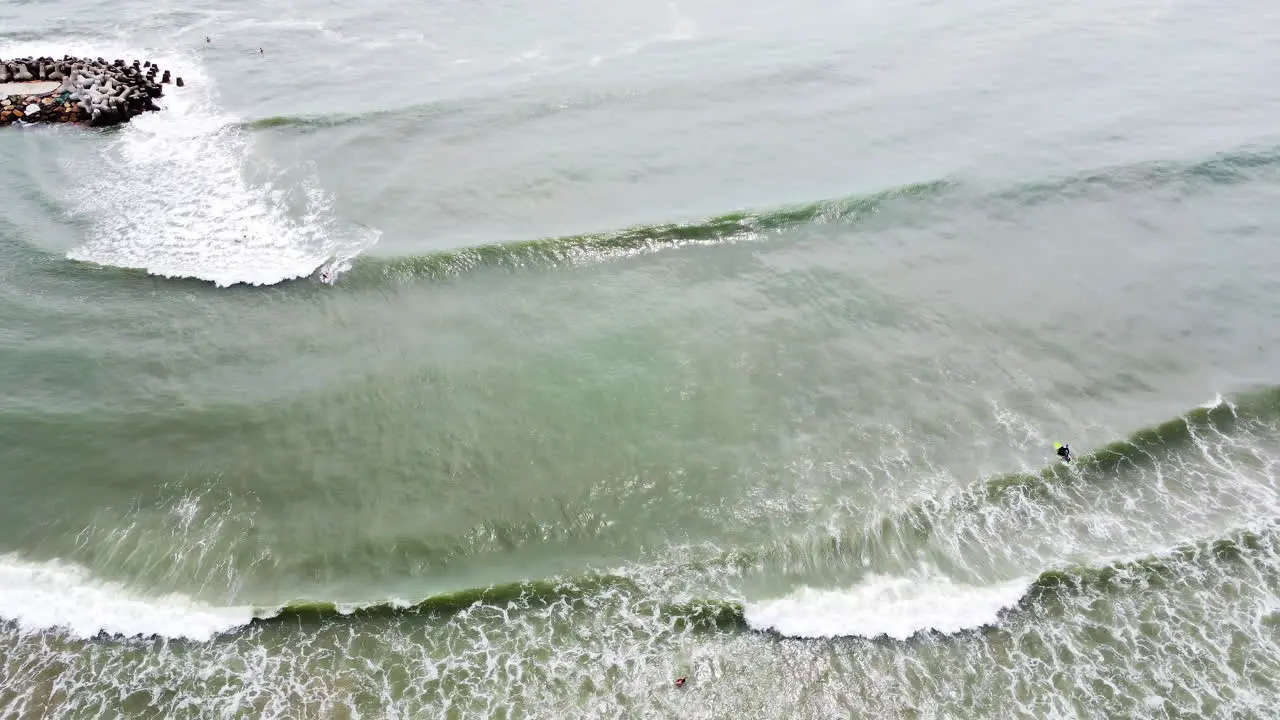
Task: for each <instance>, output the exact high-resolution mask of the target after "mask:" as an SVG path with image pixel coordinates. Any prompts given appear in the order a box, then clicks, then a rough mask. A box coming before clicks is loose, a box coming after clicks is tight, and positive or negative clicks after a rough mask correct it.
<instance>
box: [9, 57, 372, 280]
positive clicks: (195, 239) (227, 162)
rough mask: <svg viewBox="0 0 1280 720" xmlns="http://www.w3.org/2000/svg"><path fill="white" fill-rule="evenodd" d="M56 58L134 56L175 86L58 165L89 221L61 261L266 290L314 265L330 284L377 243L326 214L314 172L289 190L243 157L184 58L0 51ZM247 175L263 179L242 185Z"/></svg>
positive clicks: (233, 125) (203, 76)
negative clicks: (152, 106)
mask: <svg viewBox="0 0 1280 720" xmlns="http://www.w3.org/2000/svg"><path fill="white" fill-rule="evenodd" d="M58 53H62V54H75V55H81V56H86V57H98V56H102V57H109V58H117V57H118V58H122V59H126V60H132V59H133V58H138V59H143V58H145V59H148V60H151V61H153V62H156V63H158V64H160V65H162V66H163V67H166V68H170V69H171V70H172V71H173V75H174V77H182V78H183V79H184V80H185V86H184V87H181V88H180V87H177V86H176V85H166V86H165V88H164V89H165V94H164V96H163V97H162V98H160V99H158V100H157V101H156V102H157V105H159V106H160V107H161V111H160V112H156V113H145V114H143V115H142V116H140V117H138V118H136V119H135V120H133V121H132V122H130V123H129V124H128V125H127V126H125V127H124V128H122V129H121V130H120V131H119V133H118V134H117V136H116V137H113V138H112V139H111V140H110V141H108V143H107V144H106V145H105V146H104V147H103V148H102V150H101V151H100V153H98V154H95V155H92V156H89V157H80V158H76V159H74V160H72V161H71V162H69V163H68V168H67V172H68V173H69V174H70V175H72V176H73V178H74V180H73V181H72V182H73V188H74V190H73V199H74V201H75V210H74V213H75V214H76V215H84V216H87V217H88V218H89V219H90V221H91V222H92V224H93V230H92V233H91V236H90V238H89V239H88V241H87V242H85V243H84V244H83V245H81V246H79V247H77V248H74V249H72V250H71V251H70V252H69V253H68V254H67V257H69V258H70V259H72V260H78V261H83V262H91V263H96V264H99V265H104V266H113V267H123V268H138V269H142V270H146V271H147V272H148V273H150V274H152V275H159V276H163V277H172V278H194V279H198V280H206V281H209V282H212V283H214V284H215V285H217V286H220V287H225V286H229V285H235V284H239V283H244V284H249V285H272V284H275V283H279V282H282V281H285V280H292V279H296V278H302V277H307V276H310V275H312V274H316V273H317V272H319V271H320V270H322V269H326V270H328V271H329V272H328V273H327V275H328V276H329V277H331V278H333V277H336V275H337V274H338V273H340V272H342V271H345V270H347V269H349V268H350V261H351V260H352V259H353V258H355V257H356V256H358V255H359V254H360V253H362V252H364V251H365V250H367V249H369V248H370V247H372V246H373V245H374V244H376V242H377V240H378V236H379V233H378V231H377V230H374V229H371V228H365V227H355V226H351V225H349V224H348V225H344V224H343V223H339V222H338V221H337V220H336V219H335V217H334V215H333V212H332V209H331V207H330V203H331V200H330V195H329V193H326V192H325V191H324V190H322V189H321V188H320V187H319V185H318V184H317V182H316V180H315V176H314V173H312V174H311V175H310V176H309V177H307V178H306V179H305V180H304V181H303V183H302V184H300V185H295V186H289V185H287V184H286V185H283V186H281V185H279V184H278V181H279V180H286V182H287V179H285V178H284V177H283V176H282V174H281V173H280V172H279V171H273V170H272V169H271V167H270V164H269V163H264V161H263V159H255V158H254V156H253V148H252V139H251V138H250V137H249V136H248V135H247V134H246V132H245V131H244V129H243V128H242V127H241V126H240V122H241V121H240V120H239V119H238V118H236V117H234V116H232V115H229V114H228V113H226V112H225V111H224V110H223V109H221V107H220V105H219V101H218V91H217V87H216V85H215V81H214V79H213V78H212V76H210V75H209V74H208V73H207V72H205V70H204V68H203V66H202V63H201V62H200V60H199V59H198V58H196V57H195V56H194V55H193V54H189V53H174V52H164V51H159V52H157V51H154V50H147V49H143V48H139V47H131V46H128V45H125V44H120V43H95V44H87V45H85V44H80V45H73V46H70V47H68V46H62V45H59V46H57V47H53V46H50V45H49V44H47V43H42V44H32V43H21V44H4V45H0V56H3V57H22V56H35V57H38V56H41V55H52V54H58ZM250 171H252V174H253V175H254V176H256V177H260V178H262V179H261V180H255V181H251V180H249V179H248V178H247V175H248V174H250ZM273 175H274V176H276V179H275V180H273V179H272V176H273ZM76 185H78V187H76Z"/></svg>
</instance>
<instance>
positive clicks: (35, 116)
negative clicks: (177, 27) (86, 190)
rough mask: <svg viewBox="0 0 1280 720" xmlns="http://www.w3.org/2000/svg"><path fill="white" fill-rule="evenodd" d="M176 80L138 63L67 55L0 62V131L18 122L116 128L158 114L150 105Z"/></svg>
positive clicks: (152, 105)
mask: <svg viewBox="0 0 1280 720" xmlns="http://www.w3.org/2000/svg"><path fill="white" fill-rule="evenodd" d="M157 75H160V78H159V79H158V80H157V79H156V76H157ZM175 80H176V84H177V85H178V87H182V78H176V79H175V78H171V77H170V74H169V71H168V70H164V71H161V70H160V68H159V67H157V66H156V65H153V64H151V63H150V62H145V63H140V62H139V61H137V60H134V61H133V62H132V63H126V62H125V61H124V60H104V59H103V58H95V59H87V58H75V57H71V56H69V55H68V56H64V57H63V58H62V59H61V60H54V59H53V58H18V59H16V60H0V126H2V125H9V124H11V123H14V122H18V121H22V122H26V123H81V124H85V125H90V126H94V127H101V126H105V125H116V124H119V123H122V122H126V121H128V120H130V119H132V118H134V117H136V116H138V115H141V114H142V113H144V112H147V111H149V110H157V109H158V108H157V107H156V105H155V103H154V102H153V101H154V100H155V99H156V98H158V97H160V96H161V95H163V94H164V93H163V90H162V87H163V86H164V85H166V84H168V83H170V82H175Z"/></svg>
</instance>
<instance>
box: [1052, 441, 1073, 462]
mask: <svg viewBox="0 0 1280 720" xmlns="http://www.w3.org/2000/svg"><path fill="white" fill-rule="evenodd" d="M1053 450H1054V452H1056V453H1058V457H1060V458H1062V461H1063V462H1071V446H1069V445H1067V444H1066V443H1054V444H1053Z"/></svg>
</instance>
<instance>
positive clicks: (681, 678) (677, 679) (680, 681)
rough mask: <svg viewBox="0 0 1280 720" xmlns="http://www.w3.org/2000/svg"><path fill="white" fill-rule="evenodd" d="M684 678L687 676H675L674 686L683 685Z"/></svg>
mask: <svg viewBox="0 0 1280 720" xmlns="http://www.w3.org/2000/svg"><path fill="white" fill-rule="evenodd" d="M685 680H688V678H687V677H680V678H676V687H684V682H685Z"/></svg>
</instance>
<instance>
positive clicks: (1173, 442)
mask: <svg viewBox="0 0 1280 720" xmlns="http://www.w3.org/2000/svg"><path fill="white" fill-rule="evenodd" d="M1277 420H1280V388H1265V389H1261V390H1257V391H1253V392H1250V393H1245V394H1242V395H1240V396H1238V397H1235V398H1232V399H1231V400H1227V399H1223V398H1217V399H1216V400H1215V402H1213V403H1209V404H1207V405H1204V406H1201V407H1197V408H1195V409H1193V410H1191V411H1189V412H1187V413H1185V414H1184V415H1182V416H1180V417H1179V418H1176V419H1174V420H1170V421H1168V422H1165V423H1161V424H1159V425H1156V426H1152V427H1149V428H1146V429H1142V430H1139V431H1137V432H1135V433H1133V434H1131V435H1130V436H1129V437H1127V438H1125V439H1123V440H1119V441H1115V442H1113V443H1110V444H1108V445H1106V446H1104V447H1103V448H1101V449H1099V450H1096V451H1094V452H1091V453H1084V454H1082V455H1081V456H1080V458H1079V459H1078V460H1077V461H1076V462H1077V463H1079V464H1080V467H1079V468H1071V469H1069V470H1068V469H1064V466H1063V465H1062V464H1061V463H1056V462H1055V463H1054V464H1052V465H1051V466H1050V467H1049V468H1047V469H1046V470H1044V471H1043V472H1041V473H1039V474H1019V475H1013V476H1007V477H1005V478H996V479H994V480H987V481H984V482H982V483H980V484H979V485H978V488H977V490H976V491H972V492H969V493H965V494H963V495H962V496H961V498H960V501H959V502H951V501H948V502H943V503H933V502H928V503H924V504H921V505H919V506H917V507H914V508H907V509H904V510H903V511H901V512H900V513H899V514H898V515H896V516H893V517H890V518H887V519H883V520H872V521H870V522H869V523H868V524H867V526H866V532H865V533H862V534H858V533H853V534H850V535H849V536H848V537H842V538H827V539H826V541H825V542H828V543H835V545H833V546H832V547H831V548H829V549H828V550H822V549H821V548H819V549H818V551H817V552H816V555H815V553H814V548H813V547H804V548H801V549H800V550H801V551H803V552H804V553H807V557H806V559H808V560H812V559H814V558H817V559H822V560H823V561H824V562H826V563H828V564H833V565H837V566H844V567H847V569H849V570H853V571H854V572H853V574H854V575H855V576H857V579H856V580H855V581H853V582H852V583H851V584H848V585H846V586H844V587H826V588H821V587H812V586H808V585H804V586H799V587H797V588H795V589H793V590H792V591H790V592H787V593H784V594H783V595H781V596H778V597H773V598H761V599H754V600H752V599H746V598H740V597H734V593H735V591H734V590H732V586H733V584H734V579H735V578H741V577H743V576H744V574H745V573H747V572H749V571H760V572H764V573H766V574H767V573H770V572H773V573H775V574H776V573H777V571H778V569H777V568H778V565H777V562H776V561H777V560H778V559H779V558H783V559H785V557H784V556H786V555H788V554H789V553H791V552H792V551H793V550H794V548H791V547H789V546H788V544H787V541H779V543H778V544H777V546H776V547H774V548H773V549H765V550H759V551H747V550H734V551H731V552H727V553H723V554H721V555H720V556H718V557H717V556H715V555H714V553H711V554H708V553H705V552H704V553H700V554H698V553H694V552H682V553H679V554H677V557H678V558H679V559H678V560H676V561H675V562H672V557H673V556H672V555H671V554H669V553H664V554H663V558H664V559H663V561H662V562H659V563H656V564H645V563H643V562H641V563H636V564H633V565H629V566H624V567H620V568H615V569H613V570H608V571H603V572H596V571H591V572H584V573H582V574H579V575H576V576H573V577H563V578H550V579H544V580H525V581H518V582H510V583H505V584H497V585H492V586H488V587H482V588H471V589H464V590H459V591H456V592H449V593H441V594H435V595H431V596H428V597H425V598H420V599H416V600H406V599H399V600H376V601H372V602H362V601H358V600H357V601H347V602H340V601H333V600H307V599H299V600H295V601H292V602H286V603H282V604H272V605H266V606H261V605H248V604H245V605H240V606H233V607H220V606H216V605H211V604H208V603H206V602H201V601H197V600H194V599H192V598H190V597H187V596H184V595H181V594H170V595H167V596H163V597H154V596H147V595H143V594H139V593H138V592H136V591H134V590H131V589H130V588H129V587H127V586H126V585H125V584H122V583H118V582H107V581H103V580H100V579H97V578H95V577H93V576H92V575H91V573H90V572H89V571H88V570H86V569H85V568H82V567H80V566H78V565H75V564H74V563H71V562H64V561H60V560H54V561H48V562H37V561H34V560H30V559H27V558H23V557H21V556H19V555H16V554H9V555H0V620H4V621H8V622H9V623H11V624H13V625H15V626H16V627H18V628H20V629H21V630H22V631H24V632H40V631H54V630H57V629H61V631H62V632H64V633H67V634H69V635H71V636H73V637H78V638H89V637H95V636H98V635H100V634H105V635H109V636H117V637H136V636H142V637H153V636H159V637H164V638H182V639H187V640H192V641H209V640H214V639H217V638H219V637H224V636H236V635H238V634H241V633H243V632H245V631H246V630H247V629H248V628H253V627H282V628H284V627H289V628H299V629H304V628H308V627H310V628H319V627H324V626H327V625H329V624H332V623H354V622H363V621H370V620H375V621H376V620H379V619H387V618H391V619H395V620H397V621H399V620H410V621H417V622H423V623H437V622H465V619H466V618H467V617H468V616H470V615H471V614H472V613H476V612H485V613H499V614H501V615H502V616H503V617H507V618H516V617H518V616H520V615H522V614H534V615H537V614H539V613H542V614H545V613H548V612H553V611H554V612H563V613H573V614H586V615H591V614H593V613H601V612H625V613H626V614H627V615H628V616H629V617H631V616H634V617H636V618H641V619H643V622H645V623H656V625H655V626H654V628H655V629H654V632H659V630H660V629H661V628H668V629H675V628H684V629H691V630H697V631H710V632H768V633H773V634H777V635H782V636H786V637H833V636H857V637H866V638H877V637H888V638H892V639H895V640H906V639H909V638H911V637H914V636H916V635H919V634H921V633H924V634H944V635H951V634H956V633H963V632H966V631H969V630H975V629H979V628H987V627H993V626H999V625H1000V624H1001V623H1003V622H1006V621H1012V620H1016V618H1017V617H1018V616H1019V614H1020V613H1023V612H1032V613H1033V614H1035V613H1045V612H1049V613H1053V612H1067V611H1068V610H1069V607H1068V606H1070V605H1071V603H1074V602H1076V601H1077V600H1078V599H1079V598H1083V597H1089V596H1091V595H1090V593H1104V594H1106V593H1111V594H1114V593H1126V592H1130V591H1132V590H1134V589H1135V588H1138V589H1147V590H1159V589H1162V588H1169V589H1175V590H1176V589H1177V588H1179V587H1181V586H1183V585H1188V584H1189V583H1190V584H1194V583H1196V582H1200V581H1201V580H1203V579H1204V577H1205V576H1206V573H1208V574H1210V575H1213V577H1218V576H1219V575H1223V574H1224V573H1227V574H1229V573H1232V572H1235V571H1236V569H1239V568H1241V567H1245V566H1247V568H1252V569H1251V570H1249V571H1250V572H1254V573H1257V574H1258V575H1259V576H1260V577H1263V578H1264V579H1265V583H1264V586H1266V587H1269V585H1267V583H1269V584H1271V585H1274V584H1275V583H1276V582H1277V580H1280V558H1278V557H1277V551H1278V549H1280V525H1278V524H1277V522H1280V515H1277V513H1276V507H1277V506H1276V504H1275V503H1274V502H1272V504H1271V505H1266V506H1258V505H1255V506H1253V512H1251V513H1250V517H1249V520H1248V522H1247V523H1244V524H1241V523H1240V521H1239V518H1238V517H1237V516H1235V515H1233V516H1232V519H1231V520H1230V521H1229V522H1231V523H1234V525H1233V526H1232V527H1230V528H1227V529H1225V530H1223V531H1222V532H1221V534H1213V533H1217V532H1218V531H1216V530H1214V529H1213V525H1212V524H1207V525H1204V526H1203V527H1201V528H1200V529H1199V530H1195V529H1193V528H1191V527H1189V526H1186V524H1185V523H1183V524H1182V526H1183V530H1184V532H1186V534H1188V535H1190V536H1192V537H1191V538H1187V537H1183V538H1181V539H1180V540H1177V541H1175V542H1174V543H1172V544H1171V545H1158V544H1157V546H1156V547H1154V548H1150V549H1142V548H1141V547H1139V546H1138V545H1135V544H1134V543H1149V542H1157V543H1159V542H1160V541H1161V539H1160V538H1154V539H1153V538H1147V537H1129V538H1122V540H1124V542H1123V543H1121V545H1118V546H1115V547H1113V548H1111V549H1109V550H1106V551H1097V550H1096V549H1095V551H1093V552H1090V553H1089V555H1088V557H1090V558H1092V559H1091V560H1090V561H1089V562H1088V563H1085V564H1080V563H1078V562H1073V561H1072V560H1070V559H1069V558H1068V556H1067V555H1063V554H1060V553H1059V554H1056V555H1044V556H1038V557H1041V558H1042V560H1040V561H1038V562H1039V564H1038V565H1037V566H1035V567H1034V569H1030V568H1031V566H1028V569H1029V570H1030V571H1029V572H1017V573H1014V574H1012V575H1010V574H1008V573H1005V575H1004V576H1003V577H1001V574H1000V573H999V572H997V573H995V574H994V575H993V574H991V573H984V575H986V579H978V578H977V577H976V576H973V577H968V578H967V579H964V580H961V579H957V578H955V577H952V576H950V575H949V574H948V573H946V572H943V571H941V570H939V569H937V568H935V567H929V566H927V565H924V564H920V563H916V567H915V568H913V569H910V568H909V569H907V570H905V571H904V570H903V569H902V568H898V569H892V568H888V569H887V568H886V566H885V564H884V563H885V561H886V560H889V559H891V558H892V556H893V555H894V554H895V552H896V551H895V550H894V548H893V547H892V546H893V542H891V541H890V540H889V538H891V537H897V536H898V535H900V534H903V533H905V535H906V536H908V540H909V541H911V542H907V543H906V545H904V547H905V548H906V550H908V551H912V548H916V549H919V545H918V544H912V543H913V542H914V540H919V538H918V537H915V534H918V533H920V532H922V530H921V528H922V527H923V528H924V529H925V530H924V531H927V532H932V533H935V534H936V533H943V532H945V533H956V534H957V535H962V534H966V533H973V532H974V530H975V528H984V529H987V530H986V532H987V534H985V535H984V534H981V533H979V534H976V535H973V537H972V538H970V540H971V541H972V542H973V543H974V544H975V545H976V546H978V547H979V548H980V549H981V548H986V551H987V552H995V551H997V550H1000V548H995V547H991V546H990V543H991V542H997V543H1000V542H1009V537H1011V536H1020V535H1019V534H1020V533H1023V534H1025V533H1026V532H1027V531H1028V530H1029V528H1027V527H1024V526H1022V525H1019V524H1018V523H1017V522H1016V520H1017V518H1016V517H1014V518H1013V520H1010V519H1008V518H1005V519H1002V520H1001V521H1000V522H1006V523H1007V522H1013V525H1011V526H1010V527H1009V528H1006V529H1005V530H1004V531H1003V532H1004V534H1003V535H1001V534H998V533H999V531H998V530H990V529H989V528H990V527H991V526H992V525H993V521H992V519H991V517H989V516H987V515H986V514H985V513H986V512H988V510H989V509H990V508H991V507H998V506H1000V505H1001V504H1003V503H1005V502H1006V500H1007V497H1006V493H1008V492H1015V489H1018V490H1016V492H1017V493H1018V495H1019V496H1023V497H1025V496H1026V495H1025V490H1027V489H1028V488H1031V489H1034V488H1036V487H1052V486H1053V485H1054V484H1057V483H1062V482H1065V481H1068V480H1071V481H1073V482H1075V483H1077V484H1082V485H1083V486H1085V487H1088V486H1097V485H1098V484H1099V483H1101V482H1103V476H1107V475H1114V477H1115V478H1120V477H1122V476H1121V475H1115V473H1118V472H1121V471H1123V470H1124V468H1125V467H1126V466H1128V465H1130V464H1146V465H1149V466H1151V465H1159V464H1161V463H1165V464H1168V465H1169V466H1170V467H1174V468H1177V469H1178V470H1179V471H1182V470H1185V469H1187V466H1186V465H1185V464H1179V461H1178V459H1177V455H1178V454H1179V453H1185V452H1188V451H1190V452H1192V453H1193V454H1194V453H1197V452H1201V451H1204V452H1208V450H1211V449H1212V448H1210V447H1209V445H1207V444H1206V441H1205V440H1204V438H1206V437H1210V436H1213V437H1216V438H1219V439H1226V438H1230V437H1232V436H1233V435H1237V436H1239V437H1240V438H1241V439H1242V440H1244V441H1248V439H1249V438H1253V437H1256V436H1257V435H1258V433H1262V432H1265V431H1267V429H1268V428H1271V427H1273V425H1274V423H1275V422H1276V421H1277ZM1224 457H1225V456H1209V455H1205V457H1204V462H1206V463H1208V464H1221V463H1222V462H1224ZM1161 458H1165V460H1161ZM1226 472H1228V473H1230V472H1235V471H1234V470H1232V469H1231V468H1227V469H1226ZM1064 473H1070V476H1069V477H1068V475H1066V474H1064ZM1014 480H1016V482H1014ZM1241 482H1242V483H1243V482H1252V480H1249V479H1248V478H1245V479H1242V480H1241ZM1263 482H1264V484H1265V483H1266V482H1267V481H1266V480H1265V479H1264V480H1263ZM1197 487H1199V486H1197ZM1139 489H1140V488H1137V487H1133V488H1130V490H1131V491H1135V492H1136V491H1138V490H1139ZM1219 491H1220V492H1222V491H1230V492H1235V491H1234V490H1231V489H1230V488H1227V487H1225V486H1223V487H1220V488H1219ZM1033 495H1034V493H1033ZM1250 499H1251V498H1247V497H1246V500H1250ZM1058 500H1059V498H1058V497H1056V496H1053V495H1045V496H1043V497H1042V498H1040V501H1041V502H1043V503H1050V504H1051V503H1053V502H1056V501H1058ZM1210 500H1211V498H1208V497H1204V498H1202V501H1203V504H1210V505H1211V504H1213V503H1212V502H1210ZM1272 500H1274V498H1272ZM197 504H198V501H197V500H195V499H193V498H186V499H185V500H184V501H183V503H182V507H183V508H185V510H184V512H182V513H179V514H180V515H182V516H183V517H186V516H193V515H196V514H199V513H198V512H197V510H198V509H199V508H196V507H195V506H196V505H197ZM1161 507H1165V506H1161ZM1231 509H1233V510H1235V509H1237V508H1231ZM1155 511H1160V508H1159V507H1157V508H1155ZM221 512H222V511H216V512H215V516H216V517H214V518H213V519H211V520H209V521H208V523H206V525H207V526H208V529H207V530H206V534H207V533H211V532H214V531H215V530H216V529H217V528H220V527H221V526H222V525H221V520H217V518H220V517H221V515H220V514H219V513H221ZM948 515H950V516H952V519H950V520H948V519H947V516H948ZM1011 517H1012V516H1011ZM1033 517H1035V515H1033ZM215 520H216V522H215ZM1049 520H1050V521H1051V525H1052V527H1053V528H1061V524H1060V518H1057V517H1054V516H1051V517H1050V518H1049ZM948 523H949V524H948ZM995 524H999V523H995ZM183 527H187V526H186V525H184V526H183ZM201 527H205V525H201ZM1030 529H1031V530H1040V531H1041V532H1042V533H1043V532H1050V533H1051V532H1052V528H1050V529H1049V530H1046V529H1045V528H1030ZM992 533H996V534H992ZM1204 533H1209V535H1208V536H1207V537H1208V538H1209V539H1205V537H1206V536H1205V535H1204ZM1059 534H1060V533H1059ZM1139 535H1141V533H1139ZM1107 537H1108V538H1109V537H1111V536H1110V535H1108V536H1107ZM1067 539H1068V538H1065V537H1062V538H1057V537H1048V538H1039V540H1040V541H1044V542H1049V543H1059V542H1063V541H1065V540H1067ZM178 540H179V537H177V536H175V542H176V541H178ZM815 540H816V541H817V542H818V544H819V545H821V544H822V542H824V541H823V540H822V539H821V538H816V539H815ZM942 540H943V542H944V544H945V543H946V542H950V541H951V540H952V539H951V538H943V539H942ZM812 544H813V543H812V542H810V543H807V544H806V545H812ZM1161 547H1163V548H1166V549H1163V550H1162V549H1160V548H1161ZM1125 548H1127V549H1125ZM830 550H834V551H835V552H831V551H830ZM1005 550H1008V548H1005ZM912 552H914V551H912ZM908 554H911V553H910V552H909V553H908ZM1077 554H1079V553H1077ZM775 556H777V557H775ZM1032 562H1037V561H1036V560H1035V558H1034V557H1033V558H1032ZM1233 568H1234V569H1233ZM1247 568H1246V569H1247ZM1223 576H1224V577H1225V575H1223ZM708 579H710V580H711V581H712V583H711V585H708V584H707V582H706V581H707V580H708ZM720 581H723V582H720ZM1215 582H1217V581H1216V580H1215ZM720 585H723V586H724V587H723V588H721V589H720V590H717V589H714V588H715V587H719V586H720ZM695 586H696V587H702V588H711V589H703V590H697V591H694V590H692V588H694V587H695ZM691 593H692V594H703V596H702V598H701V599H700V598H698V597H692V598H690V597H689V595H690V594H691ZM717 596H719V597H717ZM682 598H683V599H682ZM638 622H639V621H638Z"/></svg>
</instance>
